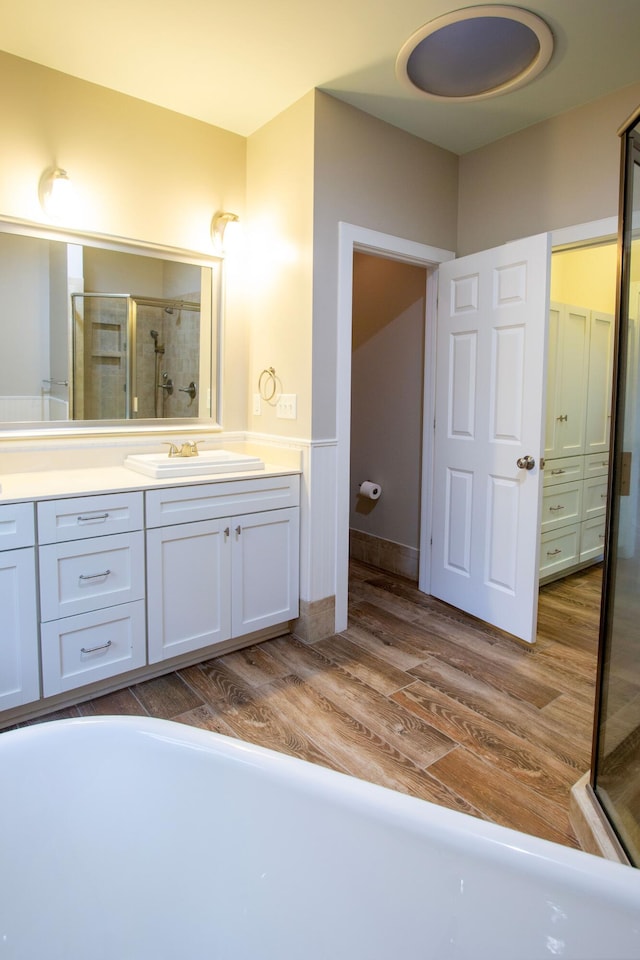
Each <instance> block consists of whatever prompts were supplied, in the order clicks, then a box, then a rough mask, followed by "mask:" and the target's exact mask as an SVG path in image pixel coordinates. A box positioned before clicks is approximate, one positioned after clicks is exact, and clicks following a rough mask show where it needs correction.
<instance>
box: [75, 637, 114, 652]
mask: <svg viewBox="0 0 640 960" xmlns="http://www.w3.org/2000/svg"><path fill="white" fill-rule="evenodd" d="M112 643H113V640H107V642H106V643H101V644H100V646H99V647H80V653H95V652H96V650H108V649H109V647H110V646H111V644H112Z"/></svg>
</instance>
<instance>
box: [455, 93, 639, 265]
mask: <svg viewBox="0 0 640 960" xmlns="http://www.w3.org/2000/svg"><path fill="white" fill-rule="evenodd" d="M639 103H640V84H634V85H632V86H630V87H625V88H624V89H623V90H618V91H616V92H615V93H612V94H610V95H609V96H607V97H603V98H602V99H600V100H597V101H595V102H594V103H590V104H587V105H586V106H583V107H579V108H577V109H575V110H570V111H568V112H567V113H564V114H561V115H560V116H557V117H553V118H552V119H550V120H546V121H544V122H542V123H538V124H536V125H535V126H532V127H529V128H527V129H526V130H523V131H521V132H520V133H516V134H513V135H512V136H510V137H505V138H504V139H502V140H499V141H498V142H497V143H493V144H489V145H488V146H486V147H483V148H481V149H479V150H475V151H473V152H472V153H469V154H466V155H465V156H463V157H461V158H460V193H459V209H458V249H457V252H458V254H465V253H472V252H474V251H476V250H482V249H486V248H489V247H492V246H496V245H498V244H501V243H504V242H505V241H508V240H515V239H518V238H519V237H526V236H531V235H534V234H537V233H542V232H544V231H547V230H554V229H557V228H560V227H567V226H573V225H574V224H579V223H586V222H589V221H592V220H600V219H602V218H604V217H613V216H616V215H617V213H618V181H619V174H620V143H619V138H618V136H617V130H618V127H619V126H621V125H622V123H623V122H624V121H625V120H626V119H627V118H628V116H629V115H630V114H631V113H632V111H633V110H634V109H635V108H636V107H637V106H638V104H639Z"/></svg>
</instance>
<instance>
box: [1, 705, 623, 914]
mask: <svg viewBox="0 0 640 960" xmlns="http://www.w3.org/2000/svg"><path fill="white" fill-rule="evenodd" d="M95 733H98V734H99V735H100V736H103V737H107V738H109V737H110V736H115V738H116V740H117V739H119V738H123V737H124V739H125V740H129V739H131V738H132V737H133V738H134V740H135V741H137V739H138V738H142V739H144V738H147V737H150V738H151V739H153V740H155V741H159V742H163V743H165V744H166V745H168V746H169V748H171V749H180V748H181V749H190V750H196V751H198V752H200V753H206V754H208V755H209V756H210V757H212V758H218V759H222V760H224V761H231V762H234V763H237V762H240V763H244V764H249V765H251V766H253V767H255V768H256V770H257V771H258V773H259V775H261V776H263V777H267V778H268V779H270V780H272V781H276V782H278V783H280V784H282V785H285V784H289V785H294V786H295V788H296V789H297V790H298V791H300V792H303V793H304V792H312V793H313V794H314V795H316V796H318V795H320V796H324V797H325V799H326V800H327V802H329V803H332V804H336V805H340V806H345V807H347V808H349V809H352V810H353V809H354V808H356V809H358V810H361V811H362V812H364V813H365V814H366V815H368V816H369V817H371V818H372V819H376V820H379V821H380V822H381V823H385V824H391V825H392V826H395V827H398V828H400V829H402V830H403V831H413V832H416V833H418V834H420V835H421V836H423V837H424V838H425V839H430V840H432V841H433V842H435V843H437V844H438V846H440V847H442V848H443V849H444V848H451V849H453V850H456V851H459V852H460V854H461V855H465V856H470V857H471V858H473V859H474V860H478V861H480V860H482V859H484V858H485V857H487V856H488V858H489V860H490V861H491V862H493V863H494V864H501V865H503V866H504V867H505V868H510V867H511V868H513V869H516V870H521V869H522V868H523V862H524V861H523V858H524V859H525V860H526V868H527V871H528V872H530V874H531V875H532V876H536V875H537V876H548V875H549V870H552V871H554V873H555V875H556V877H557V878H558V879H562V880H563V881H566V882H569V878H570V877H571V878H572V880H573V881H575V884H576V888H581V889H582V890H583V891H584V892H585V893H590V894H592V895H594V894H598V895H602V894H603V893H604V895H606V897H607V899H609V900H611V901H612V902H615V903H616V904H618V905H620V906H622V907H624V908H626V907H635V908H637V909H638V910H639V911H640V870H637V869H636V868H635V867H633V866H631V865H627V864H623V863H617V862H615V861H611V860H606V859H604V858H602V857H599V856H596V855H595V854H592V853H589V852H586V851H584V850H579V849H575V848H572V847H565V846H563V845H561V844H558V843H555V842H553V841H551V840H545V839H542V838H540V837H535V836H533V835H531V834H525V833H522V832H519V831H517V830H514V829H513V828H510V827H505V826H502V825H501V824H497V823H492V822H490V821H487V820H482V819H480V818H476V817H473V816H472V815H470V814H467V813H463V812H462V811H458V810H452V809H450V808H447V807H441V806H439V805H437V804H435V803H433V802H432V801H429V800H423V799H421V798H419V797H414V796H410V795H408V794H404V793H400V792H399V791H396V790H393V789H391V788H389V787H385V786H382V785H380V784H376V783H372V782H369V781H365V780H362V779H360V778H358V777H354V776H352V775H350V774H346V773H342V772H340V771H336V770H332V769H330V768H327V767H322V766H320V765H318V764H314V763H311V762H310V761H307V760H303V759H301V758H297V757H291V756H289V755H287V754H283V753H279V752H278V751H276V750H273V749H271V748H268V747H262V746H259V745H257V744H253V743H250V742H248V741H245V740H240V739H236V738H234V737H230V736H226V735H225V734H221V733H217V732H216V731H212V730H207V729H203V728H200V727H192V726H189V725H187V724H183V723H179V722H178V721H175V720H165V719H161V718H156V717H141V716H128V715H127V716H123V715H117V716H111V715H100V716H90V717H72V718H67V719H59V720H50V721H43V722H39V723H36V724H32V725H29V726H25V727H19V728H16V729H13V730H6V731H3V732H2V733H1V734H0V784H1V781H2V771H3V768H4V763H3V754H4V753H11V752H12V751H13V750H17V751H18V752H21V751H22V750H23V748H24V745H25V744H26V745H27V746H28V748H29V749H34V750H35V749H36V748H37V749H43V748H44V749H47V744H48V745H49V747H51V746H52V745H53V744H55V743H57V742H58V741H60V742H62V741H64V740H69V741H70V742H71V741H73V740H74V739H75V738H76V737H79V738H80V739H81V740H83V739H84V738H85V737H89V736H92V735H95ZM39 741H41V742H40V743H39ZM22 761H23V758H22V757H21V762H22ZM1 796H2V790H1V789H0V797H1ZM0 806H1V801H0ZM639 916H640V913H639Z"/></svg>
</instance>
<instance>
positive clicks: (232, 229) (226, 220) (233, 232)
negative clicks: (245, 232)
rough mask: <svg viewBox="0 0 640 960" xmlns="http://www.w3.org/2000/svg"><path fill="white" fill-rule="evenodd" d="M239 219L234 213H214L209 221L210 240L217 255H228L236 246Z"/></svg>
mask: <svg viewBox="0 0 640 960" xmlns="http://www.w3.org/2000/svg"><path fill="white" fill-rule="evenodd" d="M239 226H240V217H239V216H238V215H237V214H236V213H225V212H221V213H216V214H215V216H214V218H213V220H212V221H211V239H212V240H213V245H214V247H215V249H216V252H217V253H229V252H230V251H231V250H232V249H233V247H234V246H235V245H236V242H237V239H238V228H239Z"/></svg>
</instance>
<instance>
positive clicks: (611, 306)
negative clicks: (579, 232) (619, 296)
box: [551, 243, 618, 313]
mask: <svg viewBox="0 0 640 960" xmlns="http://www.w3.org/2000/svg"><path fill="white" fill-rule="evenodd" d="M617 266H618V248H617V244H616V243H608V244H605V245H603V246H597V247H585V248H581V249H577V250H562V251H559V252H557V253H554V254H553V256H552V258H551V299H552V300H556V301H559V302H560V303H570V304H573V306H576V307H589V309H591V310H601V311H602V312H603V313H614V311H615V307H616V272H617Z"/></svg>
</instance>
